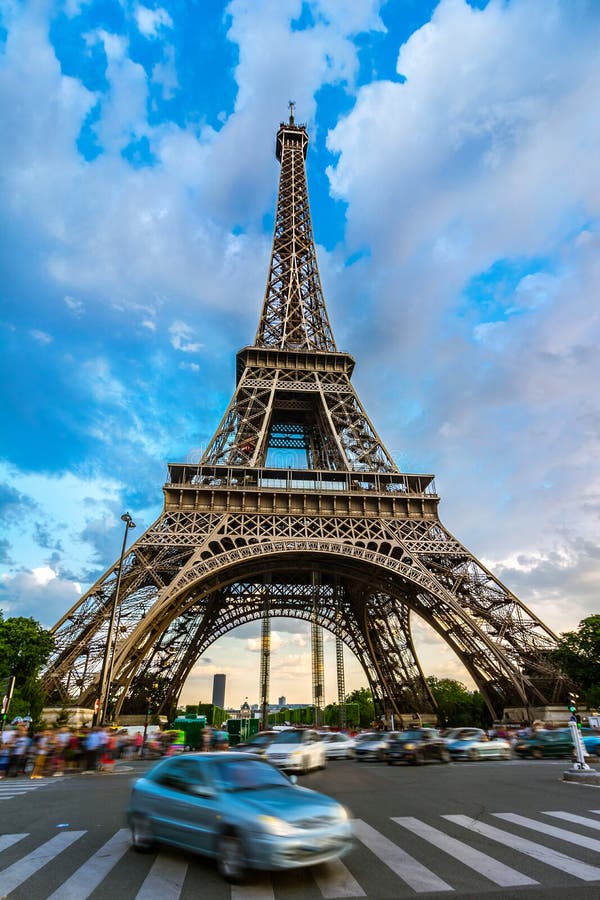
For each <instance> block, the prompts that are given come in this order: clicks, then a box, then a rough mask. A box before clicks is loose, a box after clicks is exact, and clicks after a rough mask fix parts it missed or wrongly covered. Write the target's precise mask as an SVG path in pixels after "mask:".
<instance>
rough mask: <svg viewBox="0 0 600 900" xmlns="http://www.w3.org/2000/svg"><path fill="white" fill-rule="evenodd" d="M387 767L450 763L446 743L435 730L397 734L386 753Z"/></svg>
mask: <svg viewBox="0 0 600 900" xmlns="http://www.w3.org/2000/svg"><path fill="white" fill-rule="evenodd" d="M385 758H386V760H387V764H388V766H393V765H396V764H397V763H401V762H407V763H412V765H414V766H419V765H421V764H422V763H424V762H427V761H428V760H437V761H438V762H442V763H448V762H450V751H449V750H448V747H447V745H446V741H445V740H444V738H443V737H442V736H441V734H440V733H439V731H438V730H437V729H436V728H412V729H411V730H410V731H400V732H398V733H397V734H396V735H395V736H394V738H393V740H391V741H390V743H389V746H388V748H387V751H386V757H385Z"/></svg>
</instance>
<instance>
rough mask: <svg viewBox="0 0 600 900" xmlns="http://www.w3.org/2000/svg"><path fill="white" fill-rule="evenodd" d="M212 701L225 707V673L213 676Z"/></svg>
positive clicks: (222, 707)
mask: <svg viewBox="0 0 600 900" xmlns="http://www.w3.org/2000/svg"><path fill="white" fill-rule="evenodd" d="M212 702H213V703H214V705H215V706H220V707H221V709H225V675H214V676H213V695H212Z"/></svg>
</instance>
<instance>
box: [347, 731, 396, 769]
mask: <svg viewBox="0 0 600 900" xmlns="http://www.w3.org/2000/svg"><path fill="white" fill-rule="evenodd" d="M398 733H399V732H397V731H372V732H369V733H368V734H364V735H361V738H360V740H356V741H355V743H354V759H355V760H356V761H357V762H364V761H365V760H374V759H375V760H384V759H385V754H386V751H387V748H388V746H389V743H390V741H391V740H392V739H393V738H394V737H395V736H396V735H397V734H398Z"/></svg>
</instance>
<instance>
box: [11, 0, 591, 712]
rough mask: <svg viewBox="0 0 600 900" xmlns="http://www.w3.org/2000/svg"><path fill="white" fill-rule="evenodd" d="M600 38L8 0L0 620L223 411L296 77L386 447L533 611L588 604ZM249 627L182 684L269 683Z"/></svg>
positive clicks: (271, 13)
mask: <svg viewBox="0 0 600 900" xmlns="http://www.w3.org/2000/svg"><path fill="white" fill-rule="evenodd" d="M599 38H600V7H599V6H598V4H597V3H596V2H595V0H589V2H586V0H502V2H500V0H490V2H487V3H486V2H484V0H479V2H466V0H441V2H439V3H435V2H421V0H390V2H387V3H386V2H380V0H311V2H304V3H302V2H300V0H232V2H230V3H219V2H216V0H215V2H196V3H177V4H174V3H164V4H163V5H162V6H161V5H160V4H158V3H156V4H151V3H147V4H143V3H127V2H118V0H106V2H93V0H92V2H84V0H65V2H63V3H59V2H51V0H47V2H42V0H31V2H23V3H17V2H11V0H8V2H6V3H3V4H2V11H1V19H0V121H1V124H2V135H3V137H2V141H1V142H0V179H1V181H2V198H3V200H2V204H0V234H1V235H2V240H1V242H0V266H1V272H2V278H1V280H0V298H1V303H2V312H1V322H0V335H1V340H2V362H1V365H2V369H3V371H2V386H3V390H2V404H3V409H2V413H3V415H2V419H3V425H4V427H3V441H2V458H1V460H0V475H1V482H2V485H1V487H0V500H1V503H0V507H1V509H0V511H1V513H2V519H3V528H2V532H1V533H0V556H1V559H2V574H1V582H0V588H1V593H0V607H1V608H2V609H3V610H4V613H5V615H33V616H34V617H35V618H37V619H38V620H39V621H41V622H42V623H43V624H44V625H48V626H49V625H51V624H53V623H54V622H55V621H56V620H57V619H58V618H59V616H60V615H61V614H62V613H63V612H64V611H65V610H66V609H67V608H68V607H69V606H70V605H71V604H72V603H73V602H75V600H76V599H77V597H78V596H79V594H80V592H81V591H82V590H85V589H86V587H88V586H89V585H90V584H91V583H92V582H93V581H94V580H95V579H96V578H97V577H98V576H99V575H100V574H101V573H102V572H103V571H104V570H105V569H106V568H107V567H108V566H109V565H110V564H111V563H112V562H113V560H114V559H115V557H116V556H117V555H118V552H119V547H120V540H121V522H120V515H121V513H122V512H123V511H124V510H126V509H127V510H129V511H130V512H131V514H132V515H133V516H134V519H135V520H136V522H137V525H138V531H137V532H136V533H137V534H139V533H140V531H141V530H142V529H145V528H146V527H148V526H149V525H150V524H151V522H152V521H153V520H154V519H155V518H156V516H157V515H158V514H159V513H160V509H161V506H162V493H161V485H162V483H163V481H164V479H165V474H166V464H167V462H169V461H176V460H181V459H184V458H187V457H197V456H198V453H199V451H200V450H201V449H202V448H203V447H204V446H205V444H206V442H207V441H208V440H209V439H210V437H211V435H212V433H213V432H214V430H215V428H216V426H217V424H218V421H219V419H220V416H221V414H222V412H223V410H224V408H225V406H226V404H227V402H228V400H229V398H230V396H231V393H232V391H233V388H234V359H235V353H236V351H237V350H238V349H239V348H240V347H242V346H244V345H246V344H248V343H251V342H252V340H253V337H254V333H255V330H256V324H257V320H258V315H259V312H260V307H261V302H262V296H263V293H264V287H265V282H266V276H267V265H268V259H269V251H270V245H271V234H272V224H273V212H274V204H275V197H276V189H277V178H278V164H277V162H276V160H275V157H274V136H275V132H276V129H277V126H278V123H279V122H280V120H281V119H282V118H285V116H286V114H287V103H288V100H290V99H293V100H295V101H296V114H297V119H298V120H299V121H305V122H307V124H308V128H309V132H310V136H311V144H310V148H309V154H308V159H307V168H308V178H309V188H310V195H311V208H312V214H313V225H314V231H315V237H316V241H317V244H318V255H319V264H320V268H321V276H322V281H323V286H324V291H325V296H326V300H327V304H328V309H329V313H330V317H331V321H332V325H333V328H334V332H335V335H336V340H337V343H338V346H339V347H340V348H342V349H345V350H348V351H349V352H351V353H352V354H353V355H354V356H355V357H356V359H357V368H356V372H355V375H354V383H355V385H356V387H357V390H358V392H359V395H360V397H361V399H362V401H363V403H364V404H365V406H366V408H367V410H368V412H369V414H370V416H371V418H372V419H373V421H374V423H375V425H376V427H377V429H378V430H379V432H380V434H381V435H382V437H383V439H384V440H385V442H386V444H387V446H388V448H389V449H390V451H391V452H392V454H393V456H394V458H395V459H396V461H397V463H398V465H399V466H400V467H401V468H402V469H404V470H405V471H414V472H434V473H435V474H436V483H437V487H438V491H439V493H440V494H441V497H442V502H441V506H440V515H441V518H442V520H443V521H444V523H445V524H446V526H447V527H448V528H449V530H450V531H451V532H453V533H454V534H455V535H456V536H457V537H458V538H459V539H460V540H461V541H462V542H463V543H465V544H466V545H467V546H468V547H469V548H470V549H471V550H472V551H473V552H474V553H475V554H476V555H478V556H479V557H480V558H481V559H482V560H483V561H484V562H486V563H487V564H488V565H489V566H490V567H491V568H492V570H493V571H494V572H495V573H496V574H497V575H498V576H499V577H500V578H501V579H502V580H503V581H504V582H505V583H506V584H507V585H508V586H509V587H510V588H511V589H512V590H514V591H515V592H516V593H517V595H518V596H519V597H520V598H521V599H522V600H523V601H524V602H525V603H526V604H527V605H528V606H529V607H530V608H532V609H533V610H534V611H535V612H536V614H537V615H539V616H540V617H541V618H542V619H543V620H544V621H545V622H547V623H548V624H549V625H550V626H551V627H552V628H553V629H555V630H556V631H558V632H560V631H564V630H568V629H571V628H575V627H576V626H577V624H578V622H579V621H580V620H581V619H582V618H583V617H584V616H586V615H588V614H591V613H594V612H598V584H599V576H600V529H599V527H598V525H599V521H598V520H599V513H600V475H599V469H598V458H599V452H598V451H599V444H600V438H599V430H600V399H599V397H600V391H599V390H598V385H599V384H600V372H599V368H600V364H599V361H598V360H599V355H598V340H599V336H600V321H599V318H600V302H599V300H600V298H599V296H598V294H599V287H598V285H599V284H600V279H599V274H600V273H599V271H598V269H599V267H600V263H599V259H600V255H599V253H598V249H599V248H598V245H599V243H600V235H599V217H600V187H599V185H600V182H599V180H598V159H600V119H599V118H598V115H597V101H598V96H599V95H600V54H599V53H598V47H599ZM416 634H417V643H418V644H419V646H420V648H421V651H422V655H423V659H424V661H425V663H426V668H427V670H428V674H438V675H442V676H443V675H449V676H452V677H459V678H461V679H462V680H464V681H465V682H466V681H467V679H466V677H465V675H464V673H463V672H462V670H461V669H460V666H459V665H458V664H457V662H456V661H455V660H454V658H453V657H452V655H451V654H449V653H448V652H447V651H446V650H445V648H440V647H439V646H438V644H437V643H436V641H435V640H434V639H433V638H432V636H431V635H430V634H429V633H428V632H427V630H426V629H425V628H423V627H418V628H417V632H416ZM257 635H258V626H246V627H245V628H244V629H241V630H240V631H239V632H234V633H233V634H232V635H230V636H229V637H226V638H222V639H221V640H220V641H219V642H217V643H216V644H215V645H213V647H211V648H210V651H209V653H208V654H207V657H206V658H205V659H203V660H201V661H199V663H198V666H197V668H196V670H195V671H194V674H193V677H192V679H191V680H190V684H189V686H188V688H187V689H186V692H185V693H184V699H186V700H187V701H188V702H192V700H197V699H204V700H206V699H209V694H210V681H211V676H212V674H213V673H214V672H217V671H224V672H226V673H227V674H228V676H229V680H228V696H227V701H228V702H229V703H232V704H234V703H237V702H239V701H240V699H243V696H245V695H246V694H248V693H249V690H250V689H249V688H248V684H252V683H254V681H255V682H256V685H257V688H256V693H258V669H259V658H258V654H257V652H256V651H257V641H256V638H257ZM274 647H275V652H274V655H273V671H272V685H273V689H272V700H276V699H277V696H279V694H285V695H286V696H287V698H288V700H289V701H290V702H293V701H294V702H295V701H297V702H302V701H304V700H307V699H308V698H309V696H310V681H309V671H310V667H309V655H308V654H309V644H308V635H307V632H306V627H305V625H304V624H303V623H299V622H292V621H289V622H287V621H282V622H279V623H278V624H277V629H276V636H275V638H274ZM331 650H332V642H331V641H329V642H328V643H327V653H328V654H329V659H330V665H329V674H328V676H327V684H326V690H327V694H328V697H327V699H334V698H335V686H334V680H333V679H334V665H333V664H332V663H331ZM233 659H235V660H236V662H235V664H234V663H232V660H233ZM347 668H348V677H347V681H348V683H349V687H354V686H358V685H360V684H364V683H365V679H364V677H363V676H362V674H361V673H360V671H359V667H358V666H357V665H356V663H354V662H353V661H352V660H351V659H348V660H347ZM249 699H250V700H252V699H256V698H255V697H254V698H253V697H252V691H250V696H249Z"/></svg>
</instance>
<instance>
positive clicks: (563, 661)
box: [551, 615, 600, 708]
mask: <svg viewBox="0 0 600 900" xmlns="http://www.w3.org/2000/svg"><path fill="white" fill-rule="evenodd" d="M551 660H552V662H554V663H556V665H557V666H558V667H559V668H560V669H562V670H563V672H564V673H565V674H566V675H568V676H569V678H572V679H573V681H574V682H575V683H576V684H577V685H578V687H579V690H580V692H581V700H583V701H584V702H586V703H587V704H588V706H590V707H593V708H596V707H597V706H598V704H599V703H600V615H593V616H588V617H587V618H585V619H582V621H581V622H580V623H579V627H578V629H577V631H566V632H565V633H564V634H562V635H561V637H560V640H559V642H558V647H557V648H556V650H554V651H553V652H552V653H551Z"/></svg>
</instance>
